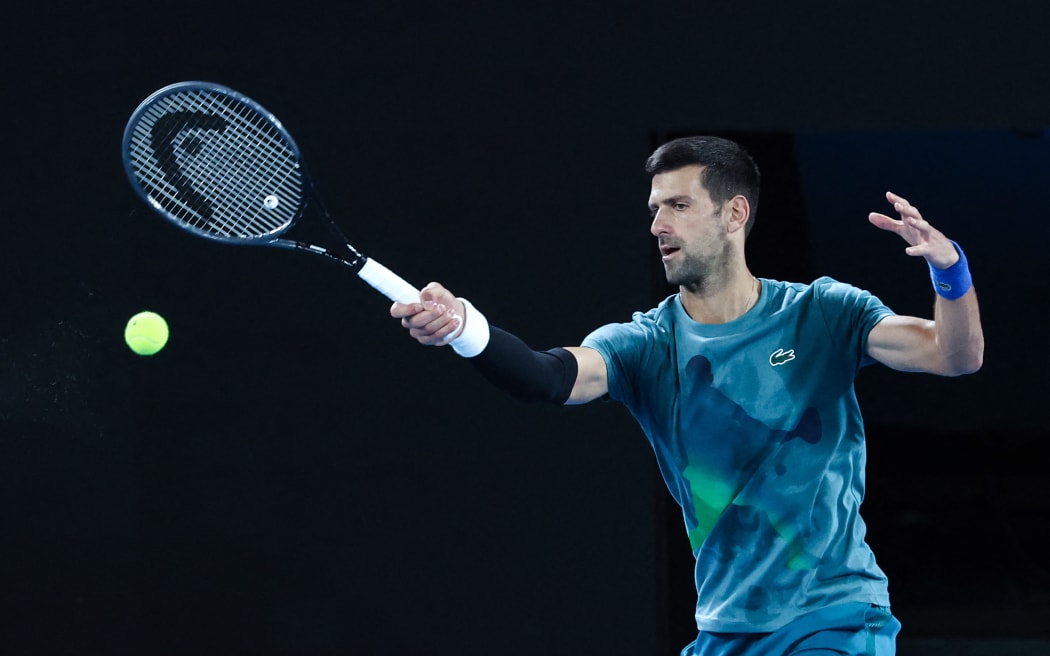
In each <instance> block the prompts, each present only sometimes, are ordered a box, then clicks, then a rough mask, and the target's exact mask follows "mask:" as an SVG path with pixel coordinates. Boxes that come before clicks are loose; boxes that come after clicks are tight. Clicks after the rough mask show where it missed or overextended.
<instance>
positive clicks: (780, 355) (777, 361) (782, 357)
mask: <svg viewBox="0 0 1050 656" xmlns="http://www.w3.org/2000/svg"><path fill="white" fill-rule="evenodd" d="M794 359H795V349H788V350H786V351H785V350H784V349H777V350H775V351H773V352H772V353H770V354H769V364H771V365H773V366H774V367H776V366H778V365H782V364H787V363H788V362H791V361H792V360H794Z"/></svg>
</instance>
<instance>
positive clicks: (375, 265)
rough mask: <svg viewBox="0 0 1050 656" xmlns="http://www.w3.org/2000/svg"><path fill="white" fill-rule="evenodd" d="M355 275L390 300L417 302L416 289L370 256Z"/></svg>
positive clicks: (417, 292)
mask: <svg viewBox="0 0 1050 656" xmlns="http://www.w3.org/2000/svg"><path fill="white" fill-rule="evenodd" d="M357 275H358V276H359V277H360V278H361V280H364V281H365V282H367V283H368V284H369V285H372V286H373V287H375V288H376V289H377V290H378V291H380V292H381V293H382V294H383V295H384V296H386V297H387V298H389V299H390V300H391V301H397V302H398V303H418V302H419V290H418V289H416V288H415V287H413V286H412V285H410V284H408V282H406V281H405V279H404V278H402V277H401V276H399V275H397V274H396V273H394V272H393V271H391V270H390V269H388V268H386V267H385V266H383V265H382V264H380V263H379V262H376V261H375V260H373V259H372V258H368V259H366V260H365V264H364V266H362V267H361V269H360V270H359V271H358V272H357Z"/></svg>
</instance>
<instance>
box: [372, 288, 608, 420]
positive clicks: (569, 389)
mask: <svg viewBox="0 0 1050 656" xmlns="http://www.w3.org/2000/svg"><path fill="white" fill-rule="evenodd" d="M390 315H391V316H392V317H394V318H396V319H401V325H402V326H404V327H405V328H406V329H408V333H409V335H411V336H412V337H413V338H414V339H415V340H416V341H417V342H419V343H420V344H424V345H427V346H443V345H446V344H452V345H453V347H454V348H456V347H457V345H460V344H463V343H467V344H469V346H467V347H460V348H456V350H457V351H458V352H459V353H460V355H464V356H466V357H468V358H470V361H471V363H472V364H474V366H475V367H476V368H477V369H478V371H479V372H481V374H482V375H483V376H484V377H485V378H487V379H488V380H489V381H490V382H491V383H492V384H494V385H495V386H497V387H499V388H500V389H502V390H504V391H506V392H508V393H509V394H511V395H513V396H515V397H516V398H519V399H521V400H524V401H542V402H548V403H555V404H570V405H572V404H579V403H587V402H588V401H593V400H594V399H597V398H599V397H601V396H603V395H604V394H605V393H606V392H608V371H607V370H606V366H605V360H604V359H603V358H602V356H601V355H600V354H599V353H598V352H597V351H595V350H594V349H589V348H586V347H576V346H570V347H565V348H554V349H550V350H547V351H536V350H533V349H532V348H531V347H529V346H528V345H527V344H525V342H523V341H522V340H520V339H519V338H517V337H515V336H514V335H512V334H510V333H508V332H506V331H504V330H501V329H499V328H495V327H490V326H489V325H488V321H487V320H486V319H485V317H484V315H482V314H481V313H480V312H479V311H478V310H477V309H475V308H474V307H473V306H472V305H470V304H469V303H466V302H464V300H463V299H460V298H456V296H454V295H453V294H452V292H450V291H449V290H447V289H445V288H444V287H443V286H441V285H440V284H438V283H430V284H429V285H427V286H426V287H424V288H423V289H422V290H421V292H420V302H419V303H394V304H393V305H392V306H391V308H390ZM472 322H473V323H472ZM461 340H465V341H464V342H461Z"/></svg>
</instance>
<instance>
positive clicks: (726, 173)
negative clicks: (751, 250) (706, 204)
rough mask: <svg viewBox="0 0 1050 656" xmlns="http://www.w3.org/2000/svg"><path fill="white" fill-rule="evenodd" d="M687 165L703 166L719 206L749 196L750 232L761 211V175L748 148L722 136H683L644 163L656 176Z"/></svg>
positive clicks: (703, 176) (707, 184)
mask: <svg viewBox="0 0 1050 656" xmlns="http://www.w3.org/2000/svg"><path fill="white" fill-rule="evenodd" d="M686 166H700V167H703V168H702V170H701V172H700V183H701V184H702V185H703V187H704V189H706V190H707V193H708V194H709V195H710V197H711V201H712V202H713V203H714V204H715V206H716V207H721V206H722V205H723V204H725V202H726V201H728V200H730V199H731V198H733V197H734V196H738V195H739V196H743V197H744V198H746V199H747V202H748V205H749V207H750V217H749V220H748V222H747V224H746V226H745V228H744V234H745V235H748V234H751V227H752V225H753V224H754V219H755V213H756V212H757V211H758V191H759V183H760V180H761V176H760V174H759V171H758V166H757V165H755V162H754V160H752V159H751V156H750V155H748V154H747V151H745V150H744V149H743V148H741V147H740V146H739V145H738V144H736V143H735V142H733V141H730V140H729V139H722V138H721V137H704V136H698V137H682V138H681V139H675V140H673V141H669V142H667V143H665V144H664V145H662V146H660V147H659V148H657V149H656V150H655V151H654V152H653V154H652V155H651V156H650V157H649V160H648V161H647V162H646V163H645V170H646V172H647V173H648V174H649V176H650V177H653V176H656V175H659V174H661V173H666V172H668V171H674V170H677V169H681V168H684V167H686Z"/></svg>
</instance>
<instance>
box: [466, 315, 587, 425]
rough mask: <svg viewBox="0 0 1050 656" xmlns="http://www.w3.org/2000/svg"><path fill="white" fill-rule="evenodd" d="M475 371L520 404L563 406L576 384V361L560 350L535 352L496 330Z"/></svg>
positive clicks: (492, 331)
mask: <svg viewBox="0 0 1050 656" xmlns="http://www.w3.org/2000/svg"><path fill="white" fill-rule="evenodd" d="M470 361H471V363H473V364H474V367H475V368H477V370H478V371H480V372H481V375H482V376H484V377H485V378H486V379H487V380H488V381H489V382H490V383H492V384H493V385H495V386H496V387H498V388H500V389H501V390H503V391H505V392H507V393H508V394H510V395H511V396H513V397H515V398H517V399H520V400H522V401H545V402H547V403H554V404H557V405H562V404H564V403H565V402H566V401H567V400H568V399H569V395H570V394H571V393H572V388H573V385H575V384H576V374H577V372H578V365H577V364H576V357H575V356H574V355H573V354H572V353H569V352H568V351H566V350H565V349H563V348H554V349H551V350H549V351H534V350H532V349H531V348H530V347H529V346H528V345H527V344H526V343H525V342H523V341H521V340H520V339H519V338H517V337H515V336H514V335H511V334H510V333H508V332H507V331H505V330H500V329H499V328H496V327H495V326H492V327H491V328H490V333H489V343H488V345H486V346H485V350H484V351H482V352H481V353H480V354H479V355H477V356H476V357H473V358H471V359H470Z"/></svg>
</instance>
